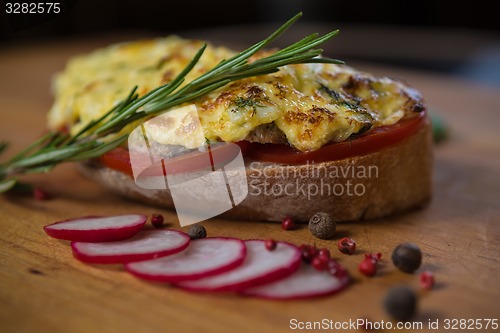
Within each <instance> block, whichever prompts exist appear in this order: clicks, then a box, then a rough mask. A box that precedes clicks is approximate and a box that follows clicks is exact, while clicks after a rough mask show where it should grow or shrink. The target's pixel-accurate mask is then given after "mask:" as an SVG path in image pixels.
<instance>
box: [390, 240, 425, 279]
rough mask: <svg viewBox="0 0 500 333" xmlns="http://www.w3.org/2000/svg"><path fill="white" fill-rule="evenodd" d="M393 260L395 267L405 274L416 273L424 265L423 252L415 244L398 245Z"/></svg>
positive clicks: (393, 253)
mask: <svg viewBox="0 0 500 333" xmlns="http://www.w3.org/2000/svg"><path fill="white" fill-rule="evenodd" d="M391 258H392V262H393V263H394V266H396V267H397V268H398V269H399V270H400V271H402V272H405V273H413V272H415V271H416V270H417V269H418V268H419V267H420V265H421V264H422V252H421V251H420V248H419V247H418V246H417V245H415V244H413V243H403V244H400V245H398V246H397V247H396V248H395V249H394V251H393V252H392V256H391Z"/></svg>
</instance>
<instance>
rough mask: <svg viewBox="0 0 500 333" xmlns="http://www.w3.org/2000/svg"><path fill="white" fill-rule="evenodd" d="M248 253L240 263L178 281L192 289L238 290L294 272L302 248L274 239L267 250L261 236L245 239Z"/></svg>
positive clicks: (297, 266)
mask: <svg viewBox="0 0 500 333" xmlns="http://www.w3.org/2000/svg"><path fill="white" fill-rule="evenodd" d="M245 245H246V248H247V255H246V257H245V260H244V261H243V263H242V264H241V265H240V266H238V267H236V268H235V269H232V270H230V271H228V272H226V273H223V274H218V275H215V276H211V277H206V278H203V279H199V280H195V281H186V282H181V283H179V284H177V286H179V287H180V288H183V289H187V290H192V291H240V290H243V289H247V288H250V287H253V286H258V285H262V284H265V283H270V282H273V281H276V280H279V279H282V278H284V277H286V276H288V275H290V274H292V273H294V272H295V271H296V270H297V269H298V268H299V266H300V261H301V259H300V258H301V251H300V249H299V248H298V247H297V246H295V245H292V244H289V243H285V242H277V246H276V249H274V250H273V251H269V250H268V249H267V248H266V245H265V241H264V240H247V241H245Z"/></svg>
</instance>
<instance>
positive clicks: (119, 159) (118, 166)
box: [99, 147, 134, 177]
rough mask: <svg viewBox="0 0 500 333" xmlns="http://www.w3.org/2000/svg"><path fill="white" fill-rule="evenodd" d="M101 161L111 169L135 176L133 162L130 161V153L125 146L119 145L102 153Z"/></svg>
mask: <svg viewBox="0 0 500 333" xmlns="http://www.w3.org/2000/svg"><path fill="white" fill-rule="evenodd" d="M99 161H100V162H101V163H102V164H104V165H105V166H107V167H108V168H110V169H113V170H116V171H120V172H122V173H124V174H127V175H129V176H130V177H134V174H133V172H132V164H131V162H130V154H129V153H128V150H127V149H125V148H122V147H117V148H115V149H113V150H110V151H108V152H107V153H104V154H103V155H101V156H100V157H99Z"/></svg>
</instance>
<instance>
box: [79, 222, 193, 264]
mask: <svg viewBox="0 0 500 333" xmlns="http://www.w3.org/2000/svg"><path fill="white" fill-rule="evenodd" d="M189 241H190V238H189V236H188V235H187V234H186V233H184V232H182V231H177V230H171V229H162V230H143V231H140V232H139V233H137V234H136V235H135V236H133V237H132V238H129V239H126V240H122V241H117V242H103V243H84V242H71V249H72V250H73V255H74V256H75V258H77V259H79V260H81V261H84V262H88V263H95V264H118V263H127V262H132V261H140V260H149V259H155V258H159V257H163V256H167V255H169V254H174V253H177V252H180V251H182V250H184V249H185V248H186V247H187V246H188V245H189Z"/></svg>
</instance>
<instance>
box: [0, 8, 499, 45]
mask: <svg viewBox="0 0 500 333" xmlns="http://www.w3.org/2000/svg"><path fill="white" fill-rule="evenodd" d="M51 1H55V0H51ZM0 2H1V3H2V14H3V15H2V16H3V17H2V21H3V22H2V26H0V28H1V33H0V41H1V42H2V43H8V42H18V41H21V40H29V39H37V38H38V39H39V38H50V37H61V36H75V35H81V34H86V35H88V34H92V33H103V32H110V31H116V30H151V31H155V32H158V33H172V32H178V31H184V30H191V29H199V28H207V27H221V26H232V25H239V24H248V23H265V22H282V21H284V20H286V19H287V18H289V17H291V16H293V14H295V13H297V12H298V11H303V12H304V17H303V18H302V19H301V21H315V22H318V21H321V22H331V23H332V24H340V23H342V22H350V23H369V24H384V25H389V26H392V27H394V28H395V29H397V28H398V27H399V26H413V27H419V26H425V27H435V28H440V29H442V28H445V29H450V28H466V29H480V30H483V31H490V32H495V33H497V32H499V30H500V29H499V28H500V19H499V17H498V12H497V11H496V10H493V8H492V7H491V6H488V5H487V3H488V2H487V1H483V0H479V1H477V0H476V1H470V2H465V4H466V5H465V6H464V5H460V4H459V3H458V2H448V1H439V0H438V1H401V0H398V1H395V0H390V1H363V0H358V1H352V0H351V1H345V0H344V1H337V0H267V1H266V0H250V1H248V0H243V1H237V0H232V1H230V0H214V1H210V0H206V1H186V0H176V1H161V0H143V1H140V0H133V1H132V0H60V2H61V3H62V4H63V6H65V8H63V13H61V14H59V15H55V16H54V17H52V20H50V21H48V22H45V23H41V24H37V23H39V22H38V21H39V20H40V19H39V18H37V17H36V15H33V14H32V15H27V17H26V15H25V18H23V19H21V18H19V17H18V18H14V19H13V18H12V17H5V16H6V15H5V14H4V8H5V3H6V2H16V1H8V0H7V1H4V0H2V1H0ZM24 2H30V1H24ZM490 7H491V8H490ZM18 16H21V15H18ZM13 20H14V22H12V21H13ZM21 21H25V22H21ZM30 25H31V27H30Z"/></svg>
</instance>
